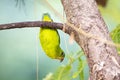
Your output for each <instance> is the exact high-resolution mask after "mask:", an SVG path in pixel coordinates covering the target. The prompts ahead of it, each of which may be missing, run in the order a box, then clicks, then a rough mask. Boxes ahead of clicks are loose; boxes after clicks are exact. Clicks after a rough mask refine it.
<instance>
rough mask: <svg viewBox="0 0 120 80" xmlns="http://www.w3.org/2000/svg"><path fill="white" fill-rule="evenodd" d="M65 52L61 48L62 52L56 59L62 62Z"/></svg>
mask: <svg viewBox="0 0 120 80" xmlns="http://www.w3.org/2000/svg"><path fill="white" fill-rule="evenodd" d="M64 57H65V53H64V52H63V51H62V50H61V51H60V54H59V55H57V56H56V59H58V60H60V62H62V61H63V60H64Z"/></svg>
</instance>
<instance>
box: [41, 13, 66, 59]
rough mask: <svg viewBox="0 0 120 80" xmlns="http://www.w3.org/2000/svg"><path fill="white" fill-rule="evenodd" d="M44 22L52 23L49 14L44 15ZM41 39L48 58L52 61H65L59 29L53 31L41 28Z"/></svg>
mask: <svg viewBox="0 0 120 80" xmlns="http://www.w3.org/2000/svg"><path fill="white" fill-rule="evenodd" d="M42 20H43V21H50V22H52V19H51V18H50V15H49V14H48V13H45V14H44V15H43V18H42ZM39 38H40V43H41V46H42V49H43V50H44V52H45V53H46V55H47V56H49V57H50V58H52V59H59V60H61V61H62V60H63V59H64V56H65V54H64V52H63V50H62V49H61V48H60V36H59V34H58V31H57V29H51V28H48V27H44V28H41V29H40V35H39Z"/></svg>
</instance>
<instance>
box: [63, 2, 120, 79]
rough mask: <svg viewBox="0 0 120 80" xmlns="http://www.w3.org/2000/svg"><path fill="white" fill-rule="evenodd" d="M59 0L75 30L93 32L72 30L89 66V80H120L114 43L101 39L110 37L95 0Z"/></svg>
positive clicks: (119, 68) (119, 58)
mask: <svg viewBox="0 0 120 80" xmlns="http://www.w3.org/2000/svg"><path fill="white" fill-rule="evenodd" d="M61 1H62V4H63V7H64V10H65V13H66V17H67V22H68V23H70V24H72V25H74V26H75V28H77V29H78V30H79V31H81V30H82V31H84V32H86V33H87V34H91V35H94V36H89V35H85V34H83V33H82V32H81V33H80V32H78V31H76V30H74V34H75V40H76V42H77V43H78V44H79V45H80V46H81V48H82V49H83V51H84V53H85V55H86V57H87V61H88V65H89V68H90V78H89V79H90V80H120V65H119V64H120V57H119V56H118V54H117V51H116V48H115V46H113V45H110V44H108V43H107V42H105V41H104V40H107V41H111V38H110V36H109V31H108V28H107V26H106V24H105V22H104V21H103V18H102V17H101V15H100V12H99V10H98V7H97V4H96V2H95V0H61ZM94 37H96V38H94ZM97 37H98V39H97ZM100 39H101V40H100ZM102 39H104V40H102Z"/></svg>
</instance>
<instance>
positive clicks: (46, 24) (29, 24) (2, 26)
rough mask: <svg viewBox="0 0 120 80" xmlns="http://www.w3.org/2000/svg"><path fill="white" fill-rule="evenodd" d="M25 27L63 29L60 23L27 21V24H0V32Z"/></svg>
mask: <svg viewBox="0 0 120 80" xmlns="http://www.w3.org/2000/svg"><path fill="white" fill-rule="evenodd" d="M25 27H27V28H28V27H31V28H32V27H49V28H52V29H61V30H62V28H63V24H62V23H56V22H46V21H29V22H18V23H9V24H0V30H6V29H14V28H25Z"/></svg>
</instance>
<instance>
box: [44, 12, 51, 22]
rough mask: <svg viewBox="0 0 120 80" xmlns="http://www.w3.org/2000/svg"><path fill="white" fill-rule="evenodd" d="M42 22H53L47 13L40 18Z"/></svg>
mask: <svg viewBox="0 0 120 80" xmlns="http://www.w3.org/2000/svg"><path fill="white" fill-rule="evenodd" d="M42 21H53V20H52V19H51V17H50V15H49V14H48V13H44V14H43V16H42Z"/></svg>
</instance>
